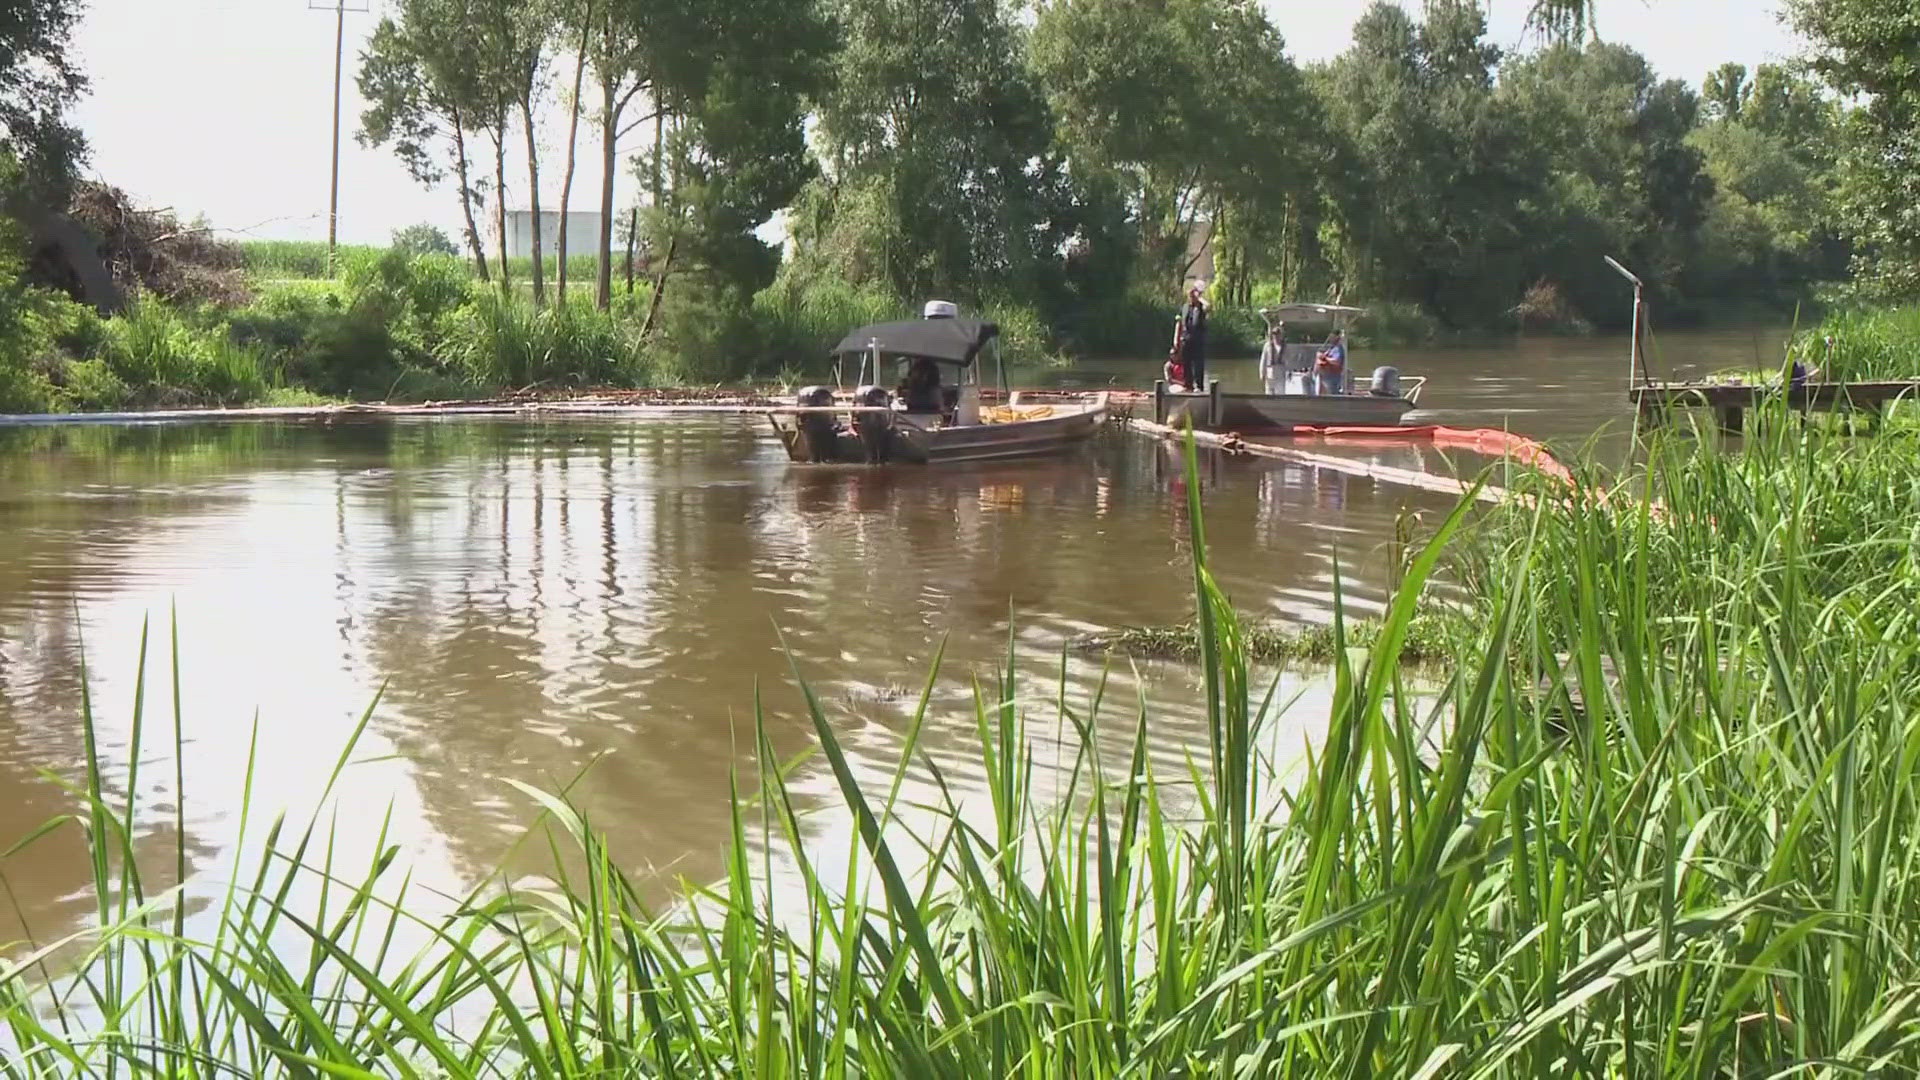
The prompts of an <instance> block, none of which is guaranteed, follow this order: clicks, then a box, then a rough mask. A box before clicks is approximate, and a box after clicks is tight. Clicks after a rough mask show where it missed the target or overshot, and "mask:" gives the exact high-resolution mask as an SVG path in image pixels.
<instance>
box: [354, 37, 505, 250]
mask: <svg viewBox="0 0 1920 1080" xmlns="http://www.w3.org/2000/svg"><path fill="white" fill-rule="evenodd" d="M446 7H448V5H447V4H445V3H444V2H443V0H405V2H403V3H402V4H401V5H399V8H398V11H397V15H398V17H397V18H392V17H390V18H386V19H383V20H381V22H380V24H379V25H378V26H376V27H375V28H374V31H373V37H372V38H371V40H370V41H369V42H368V44H367V47H366V48H365V49H364V50H362V52H361V54H360V71H359V74H358V77H357V81H358V83H359V86H360V94H361V96H362V97H364V98H365V99H366V101H367V103H368V104H367V109H366V111H365V112H363V113H362V114H361V116H360V131H359V134H358V139H359V141H360V143H361V145H363V146H370V147H371V146H386V145H391V146H392V147H393V150H394V154H395V156H397V157H398V158H399V159H400V162H401V164H402V165H404V166H405V167H406V169H407V173H408V175H410V176H412V177H413V179H414V180H416V181H418V182H419V183H420V184H422V185H424V186H426V187H428V188H432V187H436V186H438V185H439V184H440V183H441V182H443V181H444V180H445V179H446V177H447V169H448V167H449V166H450V167H451V168H452V171H453V176H454V182H455V184H456V188H457V191H456V193H457V195H458V196H459V200H460V215H461V220H462V221H463V223H464V226H465V238H466V242H467V246H468V250H469V252H470V253H471V254H472V256H473V265H474V270H475V272H476V273H477V274H478V275H479V276H480V280H482V281H487V280H489V278H490V274H489V272H488V269H487V255H486V250H485V248H484V247H483V246H482V245H481V242H480V228H479V225H478V223H477V222H476V220H475V209H476V207H480V206H482V205H484V202H485V195H484V192H483V190H482V187H483V184H482V183H481V182H479V181H478V180H476V178H475V177H474V175H473V163H472V157H471V154H470V153H469V151H468V136H469V134H470V133H471V131H472V122H473V117H474V116H476V115H477V114H479V113H480V112H481V111H483V110H484V100H485V95H484V92H483V91H482V89H481V87H480V86H479V84H478V81H477V75H478V72H477V70H476V68H475V65H474V62H473V57H472V55H471V53H470V48H469V41H470V39H468V38H466V37H464V36H462V35H448V34H444V33H441V32H440V28H441V27H442V26H443V25H444V23H443V22H442V21H441V19H442V18H443V17H444V15H445V12H444V11H442V10H440V9H443V8H446ZM423 27H424V28H425V30H424V32H422V28H423Z"/></svg>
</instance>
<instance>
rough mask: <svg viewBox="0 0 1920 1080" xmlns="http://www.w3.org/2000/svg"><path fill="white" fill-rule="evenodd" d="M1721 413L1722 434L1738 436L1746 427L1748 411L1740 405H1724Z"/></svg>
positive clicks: (1721, 407)
mask: <svg viewBox="0 0 1920 1080" xmlns="http://www.w3.org/2000/svg"><path fill="white" fill-rule="evenodd" d="M1719 411H1720V432H1721V434H1724V435H1738V434H1740V433H1741V431H1742V429H1744V428H1745V427H1746V423H1747V410H1745V409H1743V408H1741V407H1740V406H1738V405H1722V406H1720V410H1719Z"/></svg>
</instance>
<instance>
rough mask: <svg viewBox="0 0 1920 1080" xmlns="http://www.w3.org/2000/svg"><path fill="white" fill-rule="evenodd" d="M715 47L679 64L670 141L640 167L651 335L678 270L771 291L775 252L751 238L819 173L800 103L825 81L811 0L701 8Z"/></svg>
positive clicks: (664, 107) (822, 29) (737, 0)
mask: <svg viewBox="0 0 1920 1080" xmlns="http://www.w3.org/2000/svg"><path fill="white" fill-rule="evenodd" d="M701 14H702V17H703V19H704V20H705V21H706V24H707V25H706V33H705V35H704V37H705V38H706V39H707V40H708V41H709V42H712V43H713V46H712V47H709V48H708V49H706V50H703V51H702V52H701V53H699V54H696V56H695V57H694V59H695V60H697V61H700V62H699V63H689V64H685V65H683V66H682V67H681V68H680V69H679V71H678V72H677V73H676V81H678V82H680V83H682V84H683V86H684V89H683V91H682V92H681V93H679V94H677V95H674V96H673V97H667V98H664V100H662V101H661V102H660V104H659V106H658V108H659V110H660V111H661V112H662V114H663V115H662V121H663V122H664V121H668V120H670V121H671V123H672V137H671V139H666V138H665V137H664V130H663V141H662V145H661V147H660V149H659V150H658V151H656V154H655V156H653V157H650V158H649V159H648V160H647V162H646V165H647V167H648V168H649V169H650V171H651V173H652V179H653V183H652V188H653V205H652V206H651V207H650V208H649V213H648V215H647V228H648V231H649V233H650V234H651V236H652V238H653V244H654V247H655V248H656V250H660V251H662V252H663V255H662V257H661V258H660V259H659V261H658V265H657V267H656V268H655V277H654V289H653V296H652V306H651V308H650V310H649V313H648V318H647V324H646V326H645V327H644V328H643V329H644V330H648V331H650V330H651V329H652V328H653V325H654V323H655V321H656V320H657V318H658V315H659V311H660V307H661V303H662V301H663V298H664V297H665V296H666V293H667V283H668V277H669V275H670V274H672V273H674V272H675V270H676V267H680V268H686V269H691V270H693V271H695V272H697V273H700V274H702V275H704V276H705V277H706V278H707V279H708V284H709V286H711V287H713V288H717V289H725V290H731V291H733V292H735V293H736V294H738V295H740V296H750V295H751V294H752V293H754V292H757V291H758V290H759V289H761V288H763V287H765V286H766V285H767V284H769V283H770V282H771V281H772V279H773V276H774V273H775V271H776V270H777V268H778V265H779V252H778V251H777V250H776V249H774V248H771V247H769V246H768V245H767V244H766V243H765V242H763V241H761V240H760V239H759V238H758V237H757V236H755V235H754V232H755V230H757V229H758V228H759V227H760V226H762V225H764V224H765V223H766V222H767V221H768V220H770V219H771V218H772V217H773V215H774V214H775V213H777V212H779V211H780V210H781V209H783V208H784V207H786V206H788V205H790V204H791V203H792V202H793V200H794V197H795V196H796V195H797V194H798V193H799V191H800V189H801V188H802V186H803V185H805V184H806V183H807V181H808V180H810V179H812V178H813V177H814V176H815V175H816V169H815V166H814V162H813V159H812V158H811V157H810V156H809V154H808V152H807V145H806V136H805V130H804V127H803V118H804V116H805V115H806V111H807V101H808V100H809V98H810V97H811V95H813V94H814V93H816V92H817V91H818V90H819V89H820V88H821V86H822V85H823V79H824V76H825V74H826V71H825V64H826V62H827V60H828V58H829V56H830V54H831V52H832V49H833V46H834V44H835V39H834V33H833V28H832V26H831V24H830V23H829V22H828V21H827V19H826V18H825V17H824V13H823V12H822V11H821V9H820V8H819V7H818V6H817V5H816V4H815V3H814V2H813V0H732V2H730V3H727V4H713V5H708V6H706V7H705V8H703V9H702V11H701Z"/></svg>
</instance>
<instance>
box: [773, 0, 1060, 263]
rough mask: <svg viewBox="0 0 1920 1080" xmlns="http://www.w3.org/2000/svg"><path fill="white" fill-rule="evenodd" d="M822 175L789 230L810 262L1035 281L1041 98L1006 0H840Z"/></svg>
mask: <svg viewBox="0 0 1920 1080" xmlns="http://www.w3.org/2000/svg"><path fill="white" fill-rule="evenodd" d="M833 12H834V14H836V15H837V16H838V18H839V20H840V22H841V24H842V25H843V27H844V30H845V34H846V39H845V40H846V46H845V48H843V49H842V50H841V51H840V53H839V55H838V58H837V61H836V63H835V75H836V80H835V85H834V88H833V89H832V90H831V91H830V92H828V93H826V94H825V95H824V96H823V99H822V101H821V107H820V110H819V120H820V124H819V135H820V141H821V147H822V158H823V161H822V167H823V172H824V177H823V179H822V181H821V182H820V183H819V184H818V185H816V186H814V187H813V188H812V189H811V190H810V191H809V193H808V194H807V195H806V196H805V197H804V198H803V199H802V201H801V205H800V206H799V207H797V208H796V213H795V214H794V217H793V224H794V235H795V239H796V241H797V242H798V243H799V245H800V248H801V251H802V253H803V255H804V257H805V260H806V266H807V267H809V268H810V270H811V271H813V272H818V271H825V272H831V273H834V274H837V275H839V276H842V277H844V278H848V279H851V280H852V281H853V282H855V283H857V284H873V285H879V286H882V287H883V288H885V289H886V291H888V292H889V293H891V294H893V295H897V296H915V297H918V296H925V295H928V294H931V293H946V294H952V295H954V296H956V297H959V298H962V299H982V298H983V297H984V296H986V295H1004V294H1006V293H1009V292H1017V291H1023V290H1025V289H1027V288H1029V287H1031V285H1032V283H1033V282H1034V281H1035V280H1036V277H1037V265H1036V263H1037V261H1038V260H1039V259H1040V258H1041V257H1042V255H1043V252H1044V251H1045V248H1046V246H1047V244H1048V243H1050V242H1051V241H1050V238H1051V237H1053V236H1056V235H1057V230H1056V228H1055V226H1054V223H1052V222H1049V221H1047V220H1045V218H1044V217H1043V209H1042V208H1043V206H1044V204H1045V200H1044V199H1041V198H1037V197H1036V196H1037V195H1038V194H1040V193H1042V192H1045V191H1047V190H1049V189H1051V188H1052V187H1053V186H1054V183H1055V176H1054V170H1056V169H1057V166H1058V162H1057V160H1056V159H1055V158H1054V157H1053V156H1052V155H1051V154H1050V152H1049V151H1050V148H1051V143H1052V135H1053V132H1052V123H1051V120H1050V118H1049V116H1048V113H1047V107H1046V102H1045V100H1044V98H1043V96H1042V94H1041V92H1040V88H1039V86H1038V85H1037V83H1036V81H1035V79H1034V78H1033V77H1032V74H1031V73H1030V72H1029V71H1028V70H1027V68H1026V66H1025V64H1024V62H1023V61H1024V56H1025V32H1024V31H1023V30H1022V28H1021V27H1020V25H1019V23H1018V22H1017V21H1016V20H1015V19H1014V17H1013V11H1012V9H1011V7H1010V5H1008V4H1006V3H1004V2H1003V0H840V3H839V4H838V5H837V7H836V8H834V9H833Z"/></svg>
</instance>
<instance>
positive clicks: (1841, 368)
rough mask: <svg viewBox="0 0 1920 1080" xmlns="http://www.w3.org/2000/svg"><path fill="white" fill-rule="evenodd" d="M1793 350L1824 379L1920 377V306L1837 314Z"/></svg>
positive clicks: (1803, 336) (1802, 336) (1802, 338)
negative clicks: (1819, 372) (1818, 370)
mask: <svg viewBox="0 0 1920 1080" xmlns="http://www.w3.org/2000/svg"><path fill="white" fill-rule="evenodd" d="M1790 349H1791V351H1792V352H1793V354H1794V356H1795V357H1796V358H1799V359H1801V360H1804V361H1805V362H1806V363H1807V364H1808V365H1809V366H1811V367H1816V368H1819V369H1821V372H1822V374H1821V378H1823V379H1832V380H1836V381H1868V380H1880V379H1888V380H1891V379H1914V378H1920V307H1905V308H1868V309H1858V310H1842V311H1838V312H1835V313H1834V314H1832V315H1829V316H1828V317H1827V319H1826V320H1825V321H1824V322H1822V323H1821V324H1820V325H1818V326H1816V327H1814V328H1813V329H1812V330H1809V331H1806V332H1804V333H1802V334H1799V335H1797V336H1796V337H1795V340H1794V341H1793V343H1792V345H1791V346H1790Z"/></svg>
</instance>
